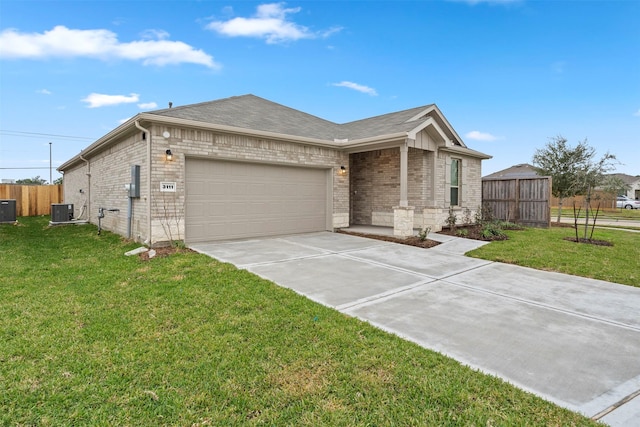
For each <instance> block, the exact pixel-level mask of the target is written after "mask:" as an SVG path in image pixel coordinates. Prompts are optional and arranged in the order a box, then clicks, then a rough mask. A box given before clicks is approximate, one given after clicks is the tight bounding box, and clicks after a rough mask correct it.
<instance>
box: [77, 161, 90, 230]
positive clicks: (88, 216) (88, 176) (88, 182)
mask: <svg viewBox="0 0 640 427" xmlns="http://www.w3.org/2000/svg"><path fill="white" fill-rule="evenodd" d="M80 160H82V161H83V162H86V163H87V186H88V188H87V221H89V222H91V162H90V161H89V160H87V159H85V158H84V157H82V154H80ZM81 216H82V215H81Z"/></svg>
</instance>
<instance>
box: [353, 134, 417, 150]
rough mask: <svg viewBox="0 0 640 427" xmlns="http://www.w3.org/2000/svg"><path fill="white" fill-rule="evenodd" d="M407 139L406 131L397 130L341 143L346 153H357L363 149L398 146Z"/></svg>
mask: <svg viewBox="0 0 640 427" xmlns="http://www.w3.org/2000/svg"><path fill="white" fill-rule="evenodd" d="M406 140H407V133H406V132H398V133H393V134H388V135H380V136H374V137H369V138H362V139H354V140H352V141H349V142H348V143H346V144H343V145H342V148H343V150H344V151H346V152H347V153H359V152H363V151H371V150H380V149H383V148H391V147H399V146H400V145H402V144H404V143H405V142H406Z"/></svg>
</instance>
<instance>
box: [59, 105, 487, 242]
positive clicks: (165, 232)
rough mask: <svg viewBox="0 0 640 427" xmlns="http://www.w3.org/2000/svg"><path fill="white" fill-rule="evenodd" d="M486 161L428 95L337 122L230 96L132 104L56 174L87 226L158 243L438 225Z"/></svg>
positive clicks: (460, 204) (463, 203)
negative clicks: (136, 108) (425, 100)
mask: <svg viewBox="0 0 640 427" xmlns="http://www.w3.org/2000/svg"><path fill="white" fill-rule="evenodd" d="M488 158H490V156H488V155H486V154H483V153H480V152H478V151H474V150H471V149H469V148H468V147H467V146H466V145H465V144H464V142H463V141H462V139H461V138H460V137H459V135H458V134H457V133H456V131H455V130H454V129H453V127H452V126H451V125H450V124H449V122H448V121H447V120H446V119H445V117H444V116H443V115H442V113H441V112H440V110H439V109H438V107H437V106H435V105H434V104H430V105H426V106H422V107H417V108H413V109H409V110H403V111H399V112H395V113H390V114H385V115H382V116H377V117H372V118H368V119H364V120H359V121H355V122H350V123H345V124H337V123H333V122H330V121H327V120H324V119H321V118H318V117H315V116H312V115H310V114H307V113H304V112H301V111H298V110H295V109H292V108H289V107H286V106H283V105H280V104H277V103H274V102H271V101H268V100H266V99H263V98H259V97H257V96H254V95H244V96H237V97H231V98H226V99H221V100H217V101H211V102H204V103H200V104H192V105H185V106H180V107H175V108H168V109H163V110H157V111H151V112H146V113H140V114H138V115H136V116H135V117H133V118H131V119H130V120H128V121H127V122H126V123H124V124H122V125H121V126H119V127H118V128H116V129H114V130H113V131H111V132H110V133H108V134H107V135H105V136H103V137H102V138H100V139H99V140H97V141H96V142H94V143H93V144H91V145H90V146H89V147H87V148H86V149H85V150H83V151H82V152H81V153H80V154H78V155H77V156H75V157H73V158H72V159H70V160H68V161H67V162H65V163H64V164H63V165H61V166H60V167H59V168H58V170H59V171H61V172H63V173H64V181H63V182H64V191H65V202H66V203H74V206H75V207H76V209H77V210H81V209H82V208H83V207H84V208H86V212H87V213H88V218H87V219H89V220H90V221H91V222H93V223H96V222H97V220H98V213H99V212H102V213H103V214H104V217H103V218H100V221H101V225H102V226H103V227H104V228H105V229H108V230H113V231H115V232H117V233H120V234H122V235H125V236H127V237H130V238H133V239H135V240H138V241H143V242H145V243H147V244H149V245H159V244H164V243H166V242H167V241H171V240H185V241H186V242H187V244H188V243H192V242H201V241H214V240H225V239H240V238H251V237H256V236H266V235H278V234H289V233H302V232H311V231H322V230H329V231H332V230H334V229H337V228H343V227H348V226H349V225H352V224H366V225H382V226H389V227H393V228H394V233H395V234H396V235H399V236H407V235H410V234H412V233H413V229H414V228H422V227H431V229H432V230H433V231H436V230H440V229H441V228H442V225H443V224H444V221H445V219H446V217H447V215H448V212H449V208H450V207H453V208H454V211H455V212H456V213H457V214H460V215H461V214H462V211H463V210H464V209H465V208H468V209H470V210H472V211H475V210H476V209H477V208H478V207H479V206H480V203H481V198H480V194H481V162H482V160H483V159H488ZM132 171H133V172H132ZM130 185H131V187H132V189H131V190H130V189H129V188H130ZM130 196H131V197H130Z"/></svg>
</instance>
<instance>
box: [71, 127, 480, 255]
mask: <svg viewBox="0 0 640 427" xmlns="http://www.w3.org/2000/svg"><path fill="white" fill-rule="evenodd" d="M149 130H150V132H151V134H152V136H151V138H152V145H151V166H152V168H151V169H152V173H151V194H149V189H148V173H149V167H148V164H147V142H148V141H147V140H146V139H143V134H142V132H141V131H136V132H134V133H131V134H129V135H128V136H125V137H123V138H122V139H121V140H120V141H119V142H117V143H115V144H113V145H110V146H109V147H108V148H107V149H105V150H103V151H102V152H99V153H94V154H92V156H91V157H90V158H89V159H88V160H89V161H90V166H89V165H87V164H86V163H80V164H78V165H75V166H74V167H73V168H72V169H69V170H67V171H65V174H64V200H65V203H73V204H74V206H75V216H76V218H81V219H88V220H89V221H90V222H92V223H94V224H97V223H98V218H97V214H98V208H99V207H103V208H105V209H115V211H113V212H109V211H107V212H105V217H104V218H103V219H102V220H101V224H102V227H103V228H104V229H106V230H110V231H114V232H116V233H118V234H121V235H124V236H126V234H127V223H128V221H127V209H128V201H129V200H128V193H127V191H126V189H125V185H126V184H128V183H129V182H130V174H131V166H132V165H140V172H141V176H140V184H141V185H140V190H141V191H140V195H141V197H140V198H139V199H133V206H132V212H131V214H132V226H131V237H132V238H133V239H134V240H136V241H140V242H147V243H148V242H149V240H151V244H152V245H153V244H159V243H161V242H165V241H168V240H170V238H169V236H171V239H174V240H180V239H183V238H184V235H185V233H184V206H185V188H186V183H185V176H184V171H185V164H186V158H188V157H198V158H208V159H212V160H213V159H220V160H222V159H231V160H240V161H248V162H267V163H272V164H283V165H296V166H300V165H303V166H309V167H321V168H328V169H333V171H334V172H333V174H332V177H333V178H332V185H333V199H332V215H331V220H332V221H333V227H334V228H341V227H347V226H349V224H370V225H382V226H390V227H393V225H394V210H393V207H394V206H397V205H398V204H399V201H400V150H399V149H398V148H390V149H383V150H376V151H368V152H363V153H353V154H350V155H349V154H347V153H345V152H341V151H339V150H337V149H332V148H325V147H317V146H312V145H304V144H297V143H292V142H285V141H278V140H273V139H265V138H255V137H249V136H242V135H235V134H225V133H221V132H214V131H209V130H198V129H192V128H184V127H177V126H159V125H153V126H149ZM164 132H168V133H169V135H170V136H169V137H168V138H164V137H163V133H164ZM147 138H148V136H147ZM167 149H170V150H171V151H172V153H173V156H174V158H173V160H172V161H167V160H166V159H165V151H166V150H167ZM451 157H452V154H450V153H446V152H442V151H438V153H437V154H436V153H435V152H433V151H425V150H421V149H416V148H409V151H408V174H409V176H408V202H409V205H410V206H413V207H415V211H414V212H415V213H414V227H415V228H422V227H425V226H430V227H431V228H432V231H438V230H440V229H441V227H442V225H443V224H444V223H445V220H446V218H447V215H448V212H449V207H448V205H447V203H446V201H445V200H446V197H445V195H446V194H448V191H449V188H448V187H447V186H446V184H445V182H446V179H445V176H446V171H447V166H446V165H447V162H450V159H451ZM453 157H456V158H461V159H462V177H461V178H462V179H461V182H462V187H461V190H462V191H461V206H460V207H459V208H456V213H457V214H458V215H460V216H461V215H462V212H463V210H464V208H469V209H470V210H472V211H473V212H474V213H475V210H476V209H477V208H478V207H479V206H480V204H481V185H482V183H481V160H479V159H475V158H466V157H464V156H459V155H453ZM340 166H346V167H347V174H346V175H345V176H342V175H340V174H338V170H339V169H340ZM89 168H90V176H89V175H88V173H89ZM166 181H169V182H175V183H176V186H177V191H176V192H175V193H165V192H161V191H160V183H161V182H166ZM80 190H82V192H80ZM149 197H151V200H152V203H151V236H149V226H148V224H149V222H148V218H147V209H148V204H147V200H148V199H149ZM150 238H151V239H150Z"/></svg>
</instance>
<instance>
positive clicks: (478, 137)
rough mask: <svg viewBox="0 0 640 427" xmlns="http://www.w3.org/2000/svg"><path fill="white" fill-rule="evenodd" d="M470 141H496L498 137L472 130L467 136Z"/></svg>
mask: <svg viewBox="0 0 640 427" xmlns="http://www.w3.org/2000/svg"><path fill="white" fill-rule="evenodd" d="M465 137H466V138H468V139H473V140H475V141H495V140H497V139H498V137H496V136H493V135H491V134H490V133H485V132H480V131H478V130H472V131H471V132H468V133H467V134H466V135H465Z"/></svg>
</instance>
